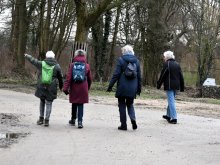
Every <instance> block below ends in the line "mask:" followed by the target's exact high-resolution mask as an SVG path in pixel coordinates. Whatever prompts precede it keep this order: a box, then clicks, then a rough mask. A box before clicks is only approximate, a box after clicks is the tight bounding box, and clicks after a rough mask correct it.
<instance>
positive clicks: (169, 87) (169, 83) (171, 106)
mask: <svg viewBox="0 0 220 165" xmlns="http://www.w3.org/2000/svg"><path fill="white" fill-rule="evenodd" d="M163 56H164V65H163V69H162V71H161V74H160V78H159V80H158V81H157V89H160V88H161V85H162V84H163V86H164V90H165V91H166V94H167V101H168V106H167V114H166V115H163V118H164V119H166V120H167V121H168V122H169V123H171V124H176V123H177V113H176V103H175V96H176V92H177V91H178V90H180V92H183V91H184V79H183V74H182V70H181V67H180V65H179V63H177V62H176V61H175V56H174V54H173V52H172V51H166V52H164V54H163Z"/></svg>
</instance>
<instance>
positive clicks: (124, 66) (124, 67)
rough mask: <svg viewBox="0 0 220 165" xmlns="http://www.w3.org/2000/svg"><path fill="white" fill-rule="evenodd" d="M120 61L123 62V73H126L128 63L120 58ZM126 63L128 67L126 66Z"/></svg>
mask: <svg viewBox="0 0 220 165" xmlns="http://www.w3.org/2000/svg"><path fill="white" fill-rule="evenodd" d="M119 61H121V64H122V71H123V72H124V71H125V69H126V67H127V66H128V63H127V61H125V60H124V59H123V58H122V57H120V58H119ZM125 63H126V65H125Z"/></svg>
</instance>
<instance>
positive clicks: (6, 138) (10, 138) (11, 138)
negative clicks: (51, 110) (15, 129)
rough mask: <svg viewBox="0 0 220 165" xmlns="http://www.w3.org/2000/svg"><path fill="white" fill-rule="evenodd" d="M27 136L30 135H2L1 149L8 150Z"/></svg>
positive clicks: (0, 139) (0, 134)
mask: <svg viewBox="0 0 220 165" xmlns="http://www.w3.org/2000/svg"><path fill="white" fill-rule="evenodd" d="M27 135H28V133H0V148H7V147H9V146H10V145H11V144H13V143H16V142H18V140H19V139H20V138H23V137H26V136H27Z"/></svg>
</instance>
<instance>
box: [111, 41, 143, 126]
mask: <svg viewBox="0 0 220 165" xmlns="http://www.w3.org/2000/svg"><path fill="white" fill-rule="evenodd" d="M116 82H117V89H116V93H115V97H116V98H118V106H119V114H120V122H121V125H120V126H119V127H118V129H119V130H127V115H126V107H127V111H128V115H129V117H130V120H131V124H132V128H133V130H136V129H137V123H136V116H135V110H134V105H133V103H134V99H135V98H136V95H140V93H141V69H140V62H139V60H138V59H137V57H136V56H135V54H134V51H133V48H132V47H131V46H130V45H126V46H124V47H123V48H122V56H121V57H119V58H118V60H117V65H116V68H115V71H114V73H113V75H112V78H111V80H110V82H109V86H108V89H107V91H108V92H110V91H112V88H113V86H114V84H115V83H116Z"/></svg>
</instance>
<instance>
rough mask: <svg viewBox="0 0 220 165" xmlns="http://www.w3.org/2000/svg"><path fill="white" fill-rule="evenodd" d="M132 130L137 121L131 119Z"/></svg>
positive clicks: (135, 127)
mask: <svg viewBox="0 0 220 165" xmlns="http://www.w3.org/2000/svg"><path fill="white" fill-rule="evenodd" d="M131 124H132V128H133V130H135V129H137V123H136V121H135V120H131Z"/></svg>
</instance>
